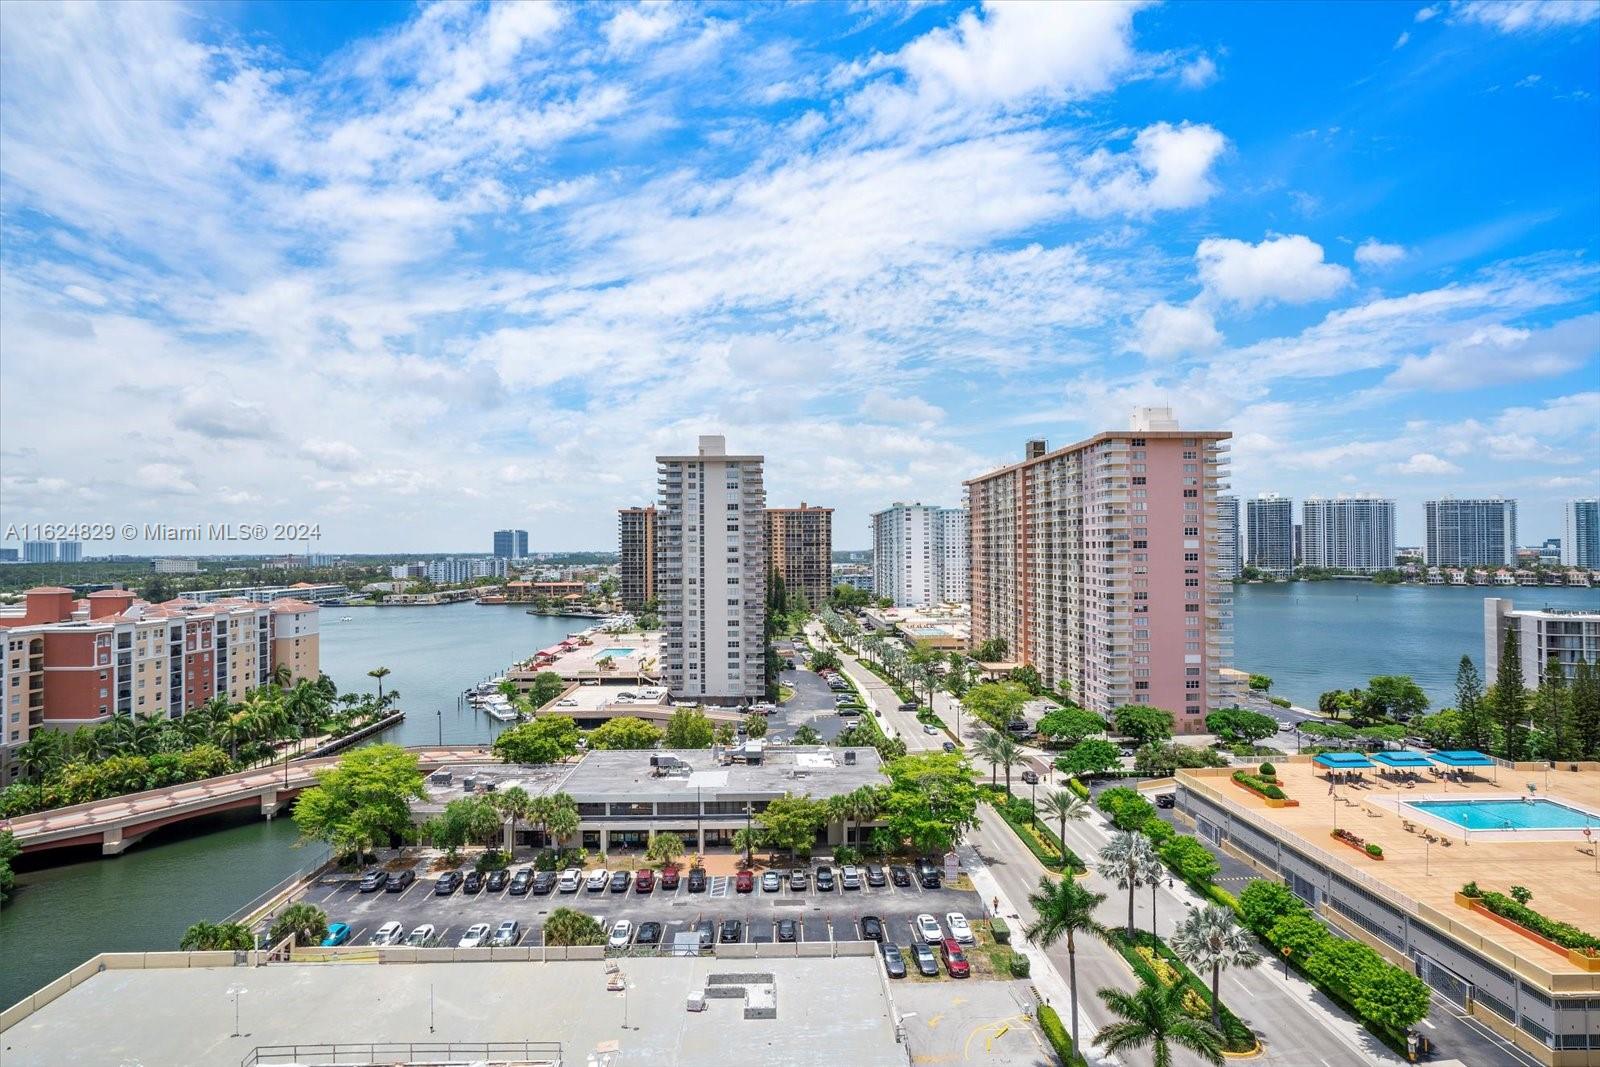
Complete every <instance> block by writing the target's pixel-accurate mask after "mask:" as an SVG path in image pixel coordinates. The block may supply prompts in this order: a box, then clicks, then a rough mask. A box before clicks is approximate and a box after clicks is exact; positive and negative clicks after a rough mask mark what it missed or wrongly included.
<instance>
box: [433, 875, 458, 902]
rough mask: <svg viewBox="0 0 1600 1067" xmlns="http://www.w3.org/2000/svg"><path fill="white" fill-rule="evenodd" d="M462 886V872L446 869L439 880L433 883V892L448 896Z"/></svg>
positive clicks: (437, 894)
mask: <svg viewBox="0 0 1600 1067" xmlns="http://www.w3.org/2000/svg"><path fill="white" fill-rule="evenodd" d="M460 888H461V872H460V871H445V872H444V873H443V874H441V875H440V876H439V880H438V881H437V882H435V883H433V894H434V896H438V897H447V896H449V895H450V894H451V893H454V892H455V891H456V890H457V889H460Z"/></svg>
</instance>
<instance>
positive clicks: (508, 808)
mask: <svg viewBox="0 0 1600 1067" xmlns="http://www.w3.org/2000/svg"><path fill="white" fill-rule="evenodd" d="M541 799H543V798H541ZM489 803H490V804H491V805H493V806H494V810H495V811H496V812H498V813H499V815H500V816H501V818H504V819H509V820H510V821H511V841H512V844H515V843H516V840H517V823H519V822H526V821H527V820H529V819H531V818H533V816H534V813H535V811H537V810H539V808H540V807H542V805H539V804H536V803H535V802H534V798H533V797H531V796H529V795H528V791H527V790H526V789H524V788H522V787H521V786H520V785H514V786H511V787H510V788H508V789H500V790H497V791H495V792H494V793H492V794H490V796H489Z"/></svg>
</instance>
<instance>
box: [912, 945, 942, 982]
mask: <svg viewBox="0 0 1600 1067" xmlns="http://www.w3.org/2000/svg"><path fill="white" fill-rule="evenodd" d="M911 958H912V959H913V960H915V961H916V964H917V973H918V974H920V975H922V977H924V978H937V977H939V957H937V956H935V955H934V954H933V949H931V948H929V947H928V946H927V945H925V944H924V943H922V942H921V941H913V942H912V943H911Z"/></svg>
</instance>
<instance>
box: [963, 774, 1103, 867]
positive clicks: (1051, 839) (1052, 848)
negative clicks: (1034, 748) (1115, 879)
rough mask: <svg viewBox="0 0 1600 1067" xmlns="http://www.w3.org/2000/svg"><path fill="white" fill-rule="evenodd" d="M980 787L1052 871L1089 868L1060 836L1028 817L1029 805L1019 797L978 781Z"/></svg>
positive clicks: (995, 809)
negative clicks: (980, 783)
mask: <svg viewBox="0 0 1600 1067" xmlns="http://www.w3.org/2000/svg"><path fill="white" fill-rule="evenodd" d="M978 788H979V790H980V791H981V792H982V793H983V794H984V799H986V800H988V802H989V805H990V807H992V808H993V809H994V811H995V813H996V814H997V815H999V816H1000V818H1001V819H1002V820H1004V822H1005V824H1006V825H1007V826H1009V827H1011V830H1012V832H1013V833H1015V834H1016V835H1017V837H1018V838H1020V839H1021V840H1022V843H1023V844H1024V845H1026V846H1028V851H1029V852H1032V853H1033V855H1034V858H1035V859H1037V860H1038V861H1039V862H1040V863H1042V864H1044V865H1045V866H1046V867H1048V868H1049V869H1050V870H1052V871H1060V870H1062V869H1064V868H1070V869H1071V870H1072V873H1073V874H1081V873H1083V872H1084V871H1087V870H1088V869H1089V868H1088V867H1087V866H1086V865H1085V864H1084V862H1083V860H1081V859H1079V858H1078V854H1077V853H1075V852H1073V851H1072V849H1071V848H1069V847H1067V846H1066V845H1065V844H1063V843H1062V841H1061V839H1060V838H1059V837H1057V836H1056V835H1055V833H1054V832H1052V831H1051V830H1050V829H1048V828H1047V827H1045V826H1044V825H1043V824H1042V823H1040V822H1039V821H1038V820H1037V819H1034V818H1030V815H1029V813H1030V811H1031V810H1032V806H1031V805H1030V804H1029V803H1028V802H1027V801H1026V800H1023V799H1021V798H1020V797H1008V796H1007V795H1006V791H1005V789H1004V788H1002V787H1000V786H995V785H979V786H978Z"/></svg>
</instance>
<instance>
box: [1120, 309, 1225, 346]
mask: <svg viewBox="0 0 1600 1067" xmlns="http://www.w3.org/2000/svg"><path fill="white" fill-rule="evenodd" d="M1221 343H1222V334H1220V333H1218V332H1217V326H1216V323H1215V322H1213V321H1212V319H1211V313H1210V312H1209V311H1207V310H1206V309H1205V308H1203V307H1198V306H1196V305H1194V304H1190V305H1188V306H1186V307H1174V306H1173V305H1171V304H1167V303H1160V304H1154V305H1151V306H1150V307H1148V308H1146V309H1145V310H1144V313H1143V314H1142V315H1140V316H1139V322H1138V325H1137V327H1136V329H1135V332H1134V339H1133V345H1132V347H1133V348H1134V349H1135V350H1136V351H1139V352H1142V353H1144V354H1145V355H1146V356H1149V357H1150V358H1151V359H1171V358H1173V357H1175V356H1181V355H1183V354H1184V353H1187V352H1203V351H1207V350H1210V349H1213V348H1215V347H1217V345H1219V344H1221Z"/></svg>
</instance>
